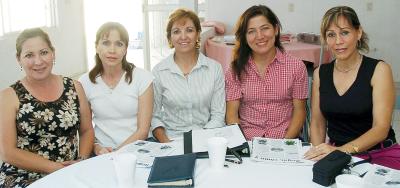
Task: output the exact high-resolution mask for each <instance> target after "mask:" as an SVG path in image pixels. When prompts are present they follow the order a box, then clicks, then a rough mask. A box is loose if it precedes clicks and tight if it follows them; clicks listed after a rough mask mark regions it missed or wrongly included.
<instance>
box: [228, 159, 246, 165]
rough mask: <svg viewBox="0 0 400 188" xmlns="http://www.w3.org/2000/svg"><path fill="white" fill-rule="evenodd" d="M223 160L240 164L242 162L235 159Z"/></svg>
mask: <svg viewBox="0 0 400 188" xmlns="http://www.w3.org/2000/svg"><path fill="white" fill-rule="evenodd" d="M225 161H226V162H230V163H235V164H241V163H242V162H241V161H235V160H232V159H225Z"/></svg>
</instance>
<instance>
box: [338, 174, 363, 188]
mask: <svg viewBox="0 0 400 188" xmlns="http://www.w3.org/2000/svg"><path fill="white" fill-rule="evenodd" d="M335 181H336V187H337V188H363V187H364V181H363V179H362V178H360V177H359V176H356V175H351V174H341V175H338V176H336V178H335Z"/></svg>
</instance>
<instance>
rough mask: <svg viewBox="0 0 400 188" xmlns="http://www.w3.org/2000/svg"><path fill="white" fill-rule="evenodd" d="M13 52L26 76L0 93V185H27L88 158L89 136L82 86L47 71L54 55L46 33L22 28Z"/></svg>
mask: <svg viewBox="0 0 400 188" xmlns="http://www.w3.org/2000/svg"><path fill="white" fill-rule="evenodd" d="M16 50H17V54H16V58H17V61H18V63H19V65H20V66H21V71H22V69H23V70H24V71H25V73H26V76H25V77H24V78H22V79H21V80H18V81H17V82H16V83H14V84H13V85H11V86H10V87H9V88H6V89H4V90H3V91H1V93H0V106H1V108H0V157H1V160H3V162H4V163H3V164H2V165H1V167H0V187H26V186H28V185H29V184H31V183H32V182H34V181H36V180H37V179H39V178H41V177H43V176H44V175H46V174H49V173H52V172H54V171H56V170H58V169H61V168H63V167H65V166H68V165H70V164H73V163H75V162H77V161H79V160H81V159H84V158H87V157H88V156H89V155H90V152H91V151H92V146H93V140H94V133H93V127H92V125H91V115H90V110H89V106H88V102H87V100H86V98H85V93H84V91H83V89H82V86H81V85H80V84H79V83H78V82H77V81H74V80H72V79H70V78H67V77H63V76H60V75H55V74H53V73H52V72H51V71H52V68H53V64H54V57H55V55H54V47H53V46H52V44H51V42H50V39H49V37H48V35H47V34H46V33H45V32H44V31H43V30H41V29H39V28H34V29H26V30H24V31H23V32H22V33H21V34H20V35H19V36H18V38H17V42H16ZM77 132H79V140H78V135H77Z"/></svg>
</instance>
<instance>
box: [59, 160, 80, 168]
mask: <svg viewBox="0 0 400 188" xmlns="http://www.w3.org/2000/svg"><path fill="white" fill-rule="evenodd" d="M79 161H80V160H76V161H63V162H61V164H62V165H63V166H64V167H66V166H69V165H73V164H75V163H77V162H79Z"/></svg>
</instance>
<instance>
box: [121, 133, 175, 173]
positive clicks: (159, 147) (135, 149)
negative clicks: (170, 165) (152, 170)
mask: <svg viewBox="0 0 400 188" xmlns="http://www.w3.org/2000/svg"><path fill="white" fill-rule="evenodd" d="M174 150H175V147H174V145H173V144H170V143H157V142H148V141H142V140H138V141H135V142H133V143H131V144H128V145H126V146H124V147H122V148H121V149H119V150H118V151H117V152H131V153H134V154H135V155H136V156H137V166H138V167H151V166H152V165H153V161H154V158H155V157H162V156H167V155H169V154H170V153H171V152H173V151H174Z"/></svg>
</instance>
